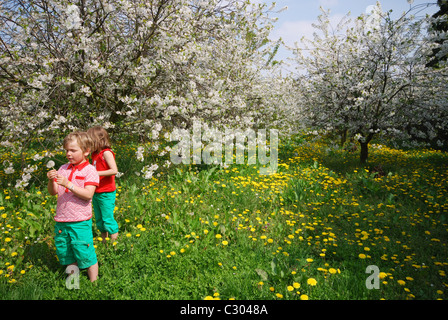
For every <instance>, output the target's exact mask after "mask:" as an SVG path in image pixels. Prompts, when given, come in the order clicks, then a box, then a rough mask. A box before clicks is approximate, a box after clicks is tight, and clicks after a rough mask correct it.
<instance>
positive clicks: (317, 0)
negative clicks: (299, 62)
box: [252, 0, 439, 60]
mask: <svg viewBox="0 0 448 320" xmlns="http://www.w3.org/2000/svg"><path fill="white" fill-rule="evenodd" d="M252 2H258V3H261V2H265V3H267V4H268V7H269V6H270V5H271V4H272V2H275V3H276V10H279V9H281V8H283V7H285V6H287V7H288V9H287V10H286V11H283V12H281V13H278V14H272V16H273V17H278V21H277V22H276V23H275V24H274V26H275V29H274V31H273V32H272V33H271V39H278V38H279V37H282V39H283V40H284V41H285V42H286V43H287V44H288V45H291V46H292V45H293V44H294V42H299V41H300V38H301V37H302V36H305V37H307V38H310V39H311V38H312V33H313V31H314V29H313V27H312V26H311V24H312V23H313V22H316V21H317V17H318V16H319V14H320V10H319V8H320V7H322V8H323V9H330V16H331V19H332V21H334V22H335V23H337V22H339V20H340V19H341V18H342V17H343V16H344V15H346V14H347V13H348V12H350V16H351V17H357V16H359V15H360V14H362V13H365V12H366V9H367V8H368V7H369V6H370V5H374V4H375V3H376V2H377V1H375V0H276V1H275V0H273V1H271V0H252ZM379 2H380V4H381V7H382V9H383V11H387V10H390V9H392V10H393V15H395V14H396V15H397V17H398V16H399V15H400V14H401V13H403V12H405V11H408V10H409V9H410V5H409V3H408V2H407V0H382V1H379ZM426 3H432V4H433V5H431V6H429V7H428V8H427V9H425V10H422V11H421V12H420V13H419V15H420V14H422V15H425V14H426V13H428V14H433V13H434V12H436V11H437V10H438V9H439V7H438V6H437V5H436V3H437V0H414V3H413V4H412V6H416V5H422V4H426ZM290 56H291V54H290V53H289V52H288V51H287V50H285V49H283V48H281V49H280V50H279V52H278V54H277V56H276V59H278V60H279V59H286V58H287V57H290Z"/></svg>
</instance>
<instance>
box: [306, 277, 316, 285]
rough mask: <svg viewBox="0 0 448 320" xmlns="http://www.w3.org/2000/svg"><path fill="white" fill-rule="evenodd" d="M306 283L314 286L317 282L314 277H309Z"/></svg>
mask: <svg viewBox="0 0 448 320" xmlns="http://www.w3.org/2000/svg"><path fill="white" fill-rule="evenodd" d="M306 283H308V284H309V285H310V286H315V285H316V284H317V281H316V279H314V278H309V279H308V280H307V281H306Z"/></svg>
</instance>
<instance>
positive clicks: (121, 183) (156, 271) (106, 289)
mask: <svg viewBox="0 0 448 320" xmlns="http://www.w3.org/2000/svg"><path fill="white" fill-rule="evenodd" d="M307 141H308V140H306V139H305V138H303V137H300V139H296V140H291V141H288V142H287V143H283V144H282V145H281V146H280V155H279V156H280V163H279V167H278V171H277V174H275V175H270V176H263V175H260V174H259V171H258V170H259V167H258V166H256V165H232V166H230V167H228V168H226V169H225V168H220V167H215V166H171V167H170V168H169V169H162V172H161V175H160V176H158V177H156V178H154V179H153V180H144V179H143V178H142V177H139V176H137V175H135V172H136V171H139V170H140V169H141V166H142V165H143V164H142V163H139V162H138V161H136V160H135V150H136V147H137V146H136V145H134V144H133V145H131V146H129V145H125V144H117V146H116V147H115V150H116V151H117V162H118V166H119V170H120V171H121V172H124V173H125V174H124V175H123V177H121V178H120V179H118V180H117V181H118V182H117V184H118V196H117V203H116V212H115V215H116V219H117V221H118V223H119V226H120V236H119V239H118V240H117V242H116V243H107V244H103V243H102V242H101V241H100V239H98V238H96V239H95V244H96V252H97V255H98V260H99V265H100V278H99V280H98V281H97V282H96V283H95V284H91V283H90V282H89V281H88V278H87V275H86V273H85V271H82V272H81V277H80V289H79V290H68V289H67V288H66V286H65V279H66V277H67V275H66V274H65V272H64V267H62V266H60V265H59V263H58V261H57V259H56V256H55V249H54V242H53V240H52V239H53V233H52V231H53V229H52V228H53V223H54V222H53V220H52V215H53V214H54V209H55V206H56V199H55V198H54V197H51V196H49V195H48V194H47V192H46V184H45V183H42V184H39V181H40V180H42V181H45V180H44V179H43V178H42V175H44V172H45V170H46V168H45V165H42V164H41V165H40V166H39V168H41V167H42V166H43V167H44V168H42V169H39V170H41V171H39V172H40V174H41V177H40V178H39V172H37V173H36V174H37V177H36V180H35V181H34V186H32V187H30V189H29V190H27V191H18V190H15V189H14V188H13V187H11V185H9V186H8V185H7V184H4V186H3V192H0V209H1V210H0V228H2V229H1V231H2V233H1V235H0V250H1V251H0V256H1V260H0V270H1V271H0V272H1V274H0V296H1V297H2V298H3V299H156V300H158V299H194V300H196V299H198V300H199V299H205V298H209V297H214V298H220V299H231V298H234V299H237V300H243V299H244V300H246V299H248V300H254V299H267V300H270V299H280V300H290V299H301V298H304V297H305V296H304V295H306V296H307V297H308V298H309V299H346V300H350V299H446V295H447V290H448V280H447V278H446V271H447V269H448V250H447V242H448V224H447V214H448V205H447V203H448V202H447V194H448V187H447V182H448V165H447V163H448V156H447V154H446V153H441V152H436V151H433V150H410V151H409V150H408V151H403V150H396V149H392V148H388V147H386V146H382V147H381V148H371V152H370V159H369V163H368V164H367V165H366V166H361V165H360V164H359V161H358V154H356V153H349V152H344V151H340V150H339V151H338V150H336V151H331V154H330V153H329V152H328V151H327V145H326V144H325V143H324V142H322V141H320V142H311V141H310V142H307ZM31 156H32V155H31ZM59 156H61V155H59ZM61 159H63V157H62V156H61ZM146 159H147V161H149V160H148V158H146ZM152 159H154V158H152ZM29 161H31V160H29ZM61 161H62V160H61ZM378 165H381V168H382V170H383V172H382V174H381V175H380V176H379V175H378V174H375V173H373V172H372V168H373V167H375V166H378ZM39 179H40V180H39ZM94 235H95V237H98V236H99V232H98V231H97V230H95V233H94ZM369 265H376V266H378V268H379V269H380V271H381V272H382V274H381V276H382V277H384V278H383V279H381V281H380V289H378V290H377V289H371V290H369V289H367V288H366V279H367V277H368V276H369V274H367V273H366V268H367V266H369ZM309 279H314V280H315V281H316V282H317V283H316V285H315V286H311V285H310V284H308V280H309ZM399 280H400V281H399Z"/></svg>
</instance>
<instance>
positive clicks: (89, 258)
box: [54, 219, 97, 269]
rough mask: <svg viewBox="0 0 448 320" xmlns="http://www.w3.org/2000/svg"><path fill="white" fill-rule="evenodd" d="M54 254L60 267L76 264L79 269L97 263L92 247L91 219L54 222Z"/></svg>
mask: <svg viewBox="0 0 448 320" xmlns="http://www.w3.org/2000/svg"><path fill="white" fill-rule="evenodd" d="M54 232H55V237H54V242H55V246H56V254H57V256H58V259H59V262H60V263H61V264H62V265H69V264H72V263H75V262H77V263H78V267H79V268H80V269H85V268H88V267H90V266H93V265H94V264H95V263H97V258H96V253H95V248H94V246H93V233H92V219H89V220H85V221H78V222H56V224H55V227H54Z"/></svg>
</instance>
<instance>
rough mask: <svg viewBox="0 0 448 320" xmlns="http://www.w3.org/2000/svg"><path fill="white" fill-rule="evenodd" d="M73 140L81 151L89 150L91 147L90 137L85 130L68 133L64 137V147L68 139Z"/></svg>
mask: <svg viewBox="0 0 448 320" xmlns="http://www.w3.org/2000/svg"><path fill="white" fill-rule="evenodd" d="M73 140H75V141H76V142H77V143H78V145H79V147H80V148H81V150H82V151H83V152H91V151H92V148H93V140H92V138H91V137H90V136H89V135H88V134H87V132H84V131H75V132H72V133H70V134H69V135H68V136H66V137H65V139H64V142H63V146H64V148H65V147H66V146H67V144H68V143H69V142H70V141H73Z"/></svg>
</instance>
